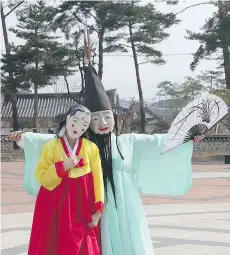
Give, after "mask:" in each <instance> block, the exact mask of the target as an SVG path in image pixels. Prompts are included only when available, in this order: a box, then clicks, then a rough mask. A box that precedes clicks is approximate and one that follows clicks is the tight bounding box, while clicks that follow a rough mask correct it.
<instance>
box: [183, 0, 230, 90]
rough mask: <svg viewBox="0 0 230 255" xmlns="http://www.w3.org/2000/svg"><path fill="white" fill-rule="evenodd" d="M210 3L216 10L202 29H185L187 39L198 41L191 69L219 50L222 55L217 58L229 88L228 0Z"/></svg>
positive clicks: (229, 3) (229, 29)
mask: <svg viewBox="0 0 230 255" xmlns="http://www.w3.org/2000/svg"><path fill="white" fill-rule="evenodd" d="M210 4H213V5H214V6H215V7H216V11H215V12H214V13H213V16H212V17H210V18H208V19H207V20H206V22H205V24H204V26H203V27H202V31H201V32H200V33H193V32H192V31H189V30H188V31H187V33H188V36H187V38H188V39H189V40H196V41H199V42H200V46H199V48H198V50H197V51H196V53H195V54H194V60H193V62H192V63H191V69H192V70H194V69H195V68H196V66H197V65H198V63H199V61H200V60H201V59H204V58H207V57H210V56H211V55H212V54H213V53H216V52H219V51H221V52H222V56H221V58H219V60H220V61H221V66H222V67H223V68H224V72H225V82H226V88H227V89H230V1H220V0H218V1H212V2H210Z"/></svg>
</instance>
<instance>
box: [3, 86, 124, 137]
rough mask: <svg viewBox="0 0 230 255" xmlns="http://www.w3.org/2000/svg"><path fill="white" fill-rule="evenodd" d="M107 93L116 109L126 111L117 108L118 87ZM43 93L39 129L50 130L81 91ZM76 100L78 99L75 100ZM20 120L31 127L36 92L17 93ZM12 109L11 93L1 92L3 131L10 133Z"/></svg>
mask: <svg viewBox="0 0 230 255" xmlns="http://www.w3.org/2000/svg"><path fill="white" fill-rule="evenodd" d="M107 95H108V97H109V100H110V103H111V105H112V107H113V109H114V111H116V112H118V113H121V114H122V113H124V112H125V109H117V105H116V103H117V99H118V95H117V93H116V89H112V90H108V91H107ZM71 96H72V98H70V97H69V95H68V94H67V93H64V94H62V93H60V94H58V93H56V94H54V93H43V94H38V129H39V130H40V131H41V132H48V129H50V128H55V127H56V126H57V119H58V116H60V115H62V114H64V113H66V112H67V110H68V109H69V107H70V106H71V105H73V104H75V103H76V101H79V98H80V93H77V92H75V93H71ZM75 100H76V101H75ZM17 110H18V121H19V126H20V128H21V129H24V128H26V129H27V128H31V127H32V120H33V112H34V94H31V93H18V94H17ZM12 123H13V121H12V109H11V101H10V95H4V94H3V93H2V94H1V133H2V134H9V132H10V131H11V130H12Z"/></svg>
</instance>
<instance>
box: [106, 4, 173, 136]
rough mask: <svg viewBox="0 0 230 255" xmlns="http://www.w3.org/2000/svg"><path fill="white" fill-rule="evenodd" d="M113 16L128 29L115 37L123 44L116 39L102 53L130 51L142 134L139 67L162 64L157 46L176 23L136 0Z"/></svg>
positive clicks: (142, 116)
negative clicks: (134, 73) (139, 57)
mask: <svg viewBox="0 0 230 255" xmlns="http://www.w3.org/2000/svg"><path fill="white" fill-rule="evenodd" d="M170 2H171V1H170ZM115 14H116V15H117V17H119V20H120V23H121V26H122V27H126V28H127V32H124V34H118V36H117V38H118V39H121V38H122V39H123V41H125V43H122V44H121V40H118V43H117V44H114V41H112V42H111V45H109V47H107V48H106V49H105V52H106V51H107V52H108V51H111V50H113V51H117V50H119V47H121V46H122V47H123V49H126V50H128V49H129V50H130V49H131V51H132V55H133V60H134V66H135V71H136V80H137V87H138V93H139V102H140V115H141V132H142V133H145V112H144V99H143V92H142V86H141V77H140V71H139V66H140V65H141V64H145V63H152V64H156V65H161V64H164V63H165V61H164V59H163V58H162V53H161V51H159V50H157V49H156V45H157V44H159V43H160V42H161V41H163V40H164V39H166V38H167V37H168V36H169V34H168V33H167V32H166V31H165V30H166V29H167V28H169V27H171V26H172V25H173V24H176V23H178V20H177V19H176V18H175V15H174V14H172V13H168V14H163V13H161V12H160V11H158V10H157V9H156V8H155V6H154V5H153V4H150V3H149V4H147V5H141V4H140V1H139V0H133V1H130V2H125V3H121V6H119V8H118V9H117V11H116V13H115ZM138 55H142V56H145V58H146V60H145V61H144V62H140V60H138Z"/></svg>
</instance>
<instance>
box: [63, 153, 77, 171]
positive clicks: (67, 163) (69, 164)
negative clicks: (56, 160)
mask: <svg viewBox="0 0 230 255" xmlns="http://www.w3.org/2000/svg"><path fill="white" fill-rule="evenodd" d="M79 161H80V159H79V158H78V157H77V156H76V155H71V156H70V157H69V158H67V159H65V160H64V162H63V165H64V169H65V171H68V170H69V169H71V168H74V167H75V166H76V165H77V163H78V162H79Z"/></svg>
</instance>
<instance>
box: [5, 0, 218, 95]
mask: <svg viewBox="0 0 230 255" xmlns="http://www.w3.org/2000/svg"><path fill="white" fill-rule="evenodd" d="M142 2H143V4H144V3H147V2H152V3H153V2H154V4H155V6H156V8H157V9H158V10H160V11H162V12H175V13H178V12H180V11H181V10H183V9H184V8H186V7H188V6H190V5H194V4H198V3H201V2H204V1H195V0H194V1H193V0H181V1H180V2H179V4H178V5H177V6H168V5H166V4H165V3H164V1H163V0H162V1H160V0H158V1H157V0H152V1H151V0H142ZM214 11H215V8H214V6H213V5H199V6H197V7H193V8H190V9H188V10H186V11H185V12H183V13H181V14H179V15H178V18H179V19H180V20H181V22H180V23H179V25H174V26H172V27H171V28H170V29H168V31H167V32H168V33H169V34H170V36H169V38H168V39H166V40H164V41H163V42H161V43H160V44H159V45H157V46H156V49H158V50H161V51H162V53H163V55H166V56H164V59H165V60H166V64H164V65H163V66H156V65H153V64H143V65H140V76H141V83H142V89H143V95H144V99H145V100H149V99H152V98H154V97H155V96H156V93H157V84H159V83H160V82H162V81H165V80H170V81H172V82H182V81H183V80H184V77H185V76H196V75H197V74H200V73H201V71H204V70H215V69H216V66H217V63H216V61H215V60H203V61H201V62H200V64H199V65H198V67H197V69H196V70H195V72H191V70H190V67H189V65H190V63H191V62H192V60H193V56H192V55H177V54H189V53H194V52H195V51H196V50H197V48H198V47H199V43H198V42H197V41H189V40H187V39H185V35H186V29H188V30H191V31H193V32H199V31H200V28H201V27H202V26H203V25H204V23H205V20H206V19H207V18H209V17H211V16H212V13H213V12H214ZM16 24H17V19H16V16H15V13H12V14H11V15H9V16H8V17H7V26H8V28H9V27H14V26H15V25H16ZM0 36H1V52H4V51H5V47H4V41H3V36H2V31H0ZM9 41H10V42H14V43H15V44H16V42H18V39H17V38H16V37H15V35H14V34H13V33H11V32H9ZM167 54H176V55H169V56H167ZM139 60H140V61H141V60H143V58H142V59H139ZM103 72H104V74H103V80H102V82H103V84H104V87H105V88H106V89H114V88H116V89H117V92H118V93H119V96H120V98H126V99H129V98H132V97H137V96H138V90H137V83H136V76H135V67H134V63H133V58H132V57H130V56H121V53H120V54H119V53H118V54H112V56H110V55H108V54H107V55H105V56H104V70H103ZM69 83H70V84H71V88H76V87H79V85H80V74H79V73H77V74H76V75H75V76H74V77H69ZM41 92H44V93H53V92H65V91H64V86H63V80H60V81H58V82H57V84H56V85H55V86H53V87H50V86H49V87H46V88H43V89H41V90H40V93H41Z"/></svg>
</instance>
